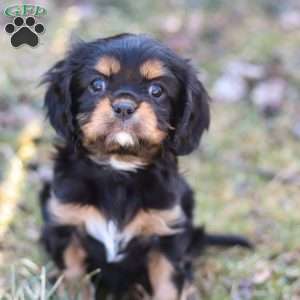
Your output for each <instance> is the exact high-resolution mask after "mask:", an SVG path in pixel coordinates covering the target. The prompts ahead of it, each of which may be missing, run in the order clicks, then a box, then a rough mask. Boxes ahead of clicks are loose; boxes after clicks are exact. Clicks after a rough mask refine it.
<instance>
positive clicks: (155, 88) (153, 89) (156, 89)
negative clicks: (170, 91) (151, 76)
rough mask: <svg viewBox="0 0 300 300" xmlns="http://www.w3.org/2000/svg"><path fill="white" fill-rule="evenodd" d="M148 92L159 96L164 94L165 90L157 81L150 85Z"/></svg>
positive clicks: (153, 95) (156, 96)
mask: <svg viewBox="0 0 300 300" xmlns="http://www.w3.org/2000/svg"><path fill="white" fill-rule="evenodd" d="M148 92H149V95H150V96H152V97H155V98H159V97H160V96H161V95H162V94H163V92H164V90H163V88H162V86H161V85H159V84H157V83H156V84H151V85H150V86H149V90H148Z"/></svg>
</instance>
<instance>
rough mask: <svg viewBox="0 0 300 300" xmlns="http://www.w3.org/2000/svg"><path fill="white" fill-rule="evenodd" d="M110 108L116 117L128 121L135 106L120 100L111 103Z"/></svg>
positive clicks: (130, 102) (127, 101)
mask: <svg viewBox="0 0 300 300" xmlns="http://www.w3.org/2000/svg"><path fill="white" fill-rule="evenodd" d="M112 108H113V110H114V112H115V114H116V115H117V116H118V117H120V118H122V119H128V118H130V117H131V115H132V114H133V113H134V112H135V110H136V108H137V105H136V104H135V103H134V102H133V101H130V100H122V101H118V102H115V103H113V105H112Z"/></svg>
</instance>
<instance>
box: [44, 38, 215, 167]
mask: <svg viewBox="0 0 300 300" xmlns="http://www.w3.org/2000/svg"><path fill="white" fill-rule="evenodd" d="M45 81H46V82H47V83H48V84H49V86H48V91H47V93H46V99H45V106H46V109H47V111H48V116H49V119H50V122H51V124H52V126H53V127H54V128H55V129H56V131H57V133H58V134H59V135H60V136H62V137H63V138H64V139H65V140H66V142H67V143H74V142H75V141H76V143H77V144H78V143H79V144H80V145H81V146H82V147H83V148H84V149H85V150H86V151H87V152H89V153H90V154H91V155H92V156H94V157H97V158H98V159H100V160H103V161H105V160H109V159H111V158H112V157H114V158H115V159H116V158H117V159H118V160H119V161H122V160H123V161H128V160H134V159H135V160H136V161H137V162H139V163H140V164H141V165H144V164H147V163H150V162H151V161H152V160H153V158H154V157H155V156H156V155H157V153H159V152H160V151H161V150H162V149H164V151H172V152H174V153H175V154H177V155H184V154H188V153H190V152H191V151H192V150H194V149H195V148H196V147H197V145H198V143H199V140H200V137H201V135H202V133H203V131H204V130H205V129H207V128H208V125H209V108H208V96H207V93H206V91H205V90H204V88H203V86H202V84H201V83H200V82H199V80H198V79H197V76H196V73H195V71H194V70H193V69H192V67H191V66H190V65H189V63H188V62H187V61H186V60H183V59H182V58H180V57H179V56H177V55H176V54H175V53H173V52H172V51H171V50H170V49H168V48H167V47H165V46H163V45H162V44H161V43H159V42H158V41H156V40H153V39H151V38H149V37H146V36H142V35H132V34H123V35H118V36H115V37H111V38H106V39H99V40H96V41H94V42H90V43H82V44H80V45H78V46H77V47H75V49H73V50H72V51H71V52H70V53H69V55H68V56H67V58H66V59H65V60H63V61H61V62H59V63H57V64H56V65H55V66H54V67H53V68H52V69H51V70H50V71H49V72H48V73H47V75H46V79H45Z"/></svg>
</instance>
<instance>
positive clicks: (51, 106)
mask: <svg viewBox="0 0 300 300" xmlns="http://www.w3.org/2000/svg"><path fill="white" fill-rule="evenodd" d="M70 81H71V74H70V72H67V68H66V63H65V61H63V60H62V61H59V62H58V63H56V64H55V65H54V66H53V67H52V68H51V69H50V70H49V71H48V72H47V73H46V74H45V77H44V80H43V82H42V83H45V84H47V85H48V89H47V91H46V95H45V102H44V107H45V109H46V111H47V117H48V118H49V121H50V124H51V125H52V126H53V128H54V129H55V131H56V132H57V134H58V135H59V136H61V137H62V138H64V139H65V140H67V141H73V137H74V124H73V116H72V99H71V94H70Z"/></svg>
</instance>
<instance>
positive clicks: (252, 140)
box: [0, 0, 300, 300]
mask: <svg viewBox="0 0 300 300" xmlns="http://www.w3.org/2000/svg"><path fill="white" fill-rule="evenodd" d="M4 2H5V1H4ZM9 3H10V2H9V1H7V4H9ZM57 3H58V2H51V3H48V4H47V7H48V11H49V16H48V17H47V19H46V28H47V31H46V33H45V35H44V36H43V37H42V44H41V45H40V47H39V48H37V49H29V48H26V47H25V48H21V49H17V50H15V49H13V48H11V47H10V45H9V40H8V36H6V35H4V34H2V35H1V36H0V47H1V56H0V63H1V70H0V86H1V92H0V126H1V127H0V128H1V131H0V168H1V169H0V170H1V172H0V180H1V183H0V184H1V185H0V299H43V300H44V299H50V298H51V299H58V296H55V293H54V291H55V287H54V288H53V287H52V286H50V285H49V283H47V277H48V276H47V275H48V273H49V272H51V271H52V270H53V266H52V264H51V262H49V261H48V259H47V257H45V255H44V253H43V251H42V250H41V248H40V247H39V243H38V237H39V228H40V226H41V219H40V213H39V208H38V205H37V193H38V190H39V188H40V181H41V177H42V176H44V173H45V172H47V170H48V169H47V166H49V164H50V163H49V161H50V159H49V158H50V156H51V146H50V140H51V136H52V135H53V133H52V132H51V131H50V130H49V128H48V125H47V124H46V123H45V122H43V119H42V113H41V107H42V92H43V88H41V87H37V83H38V80H39V78H40V76H41V74H42V73H43V72H44V71H45V70H46V69H47V68H48V67H49V66H50V65H51V64H52V63H53V62H54V61H55V60H57V59H59V58H60V57H61V56H62V55H63V53H64V52H65V50H66V48H67V45H68V40H69V38H70V36H71V35H72V33H75V34H76V35H77V36H78V35H79V36H81V37H83V38H84V39H87V40H88V39H91V38H96V37H99V35H100V36H104V35H107V34H113V33H118V32H122V31H124V30H125V31H133V32H148V33H151V34H153V35H155V36H157V37H159V38H161V39H162V40H164V41H165V42H166V43H168V44H169V45H170V46H171V47H173V48H175V49H176V50H177V51H178V52H180V53H184V54H185V55H186V56H190V57H192V58H193V61H194V63H195V64H196V66H199V67H200V66H201V70H202V72H201V75H202V77H203V78H204V81H205V83H206V86H208V89H209V90H210V87H212V86H213V85H214V82H215V81H216V80H218V78H219V77H220V74H221V73H222V71H223V70H224V66H225V65H226V64H227V63H228V62H231V61H234V60H236V59H243V60H247V61H251V62H256V63H259V64H260V65H262V66H267V65H268V64H269V63H270V61H271V60H272V59H273V58H274V56H275V57H276V58H278V57H279V58H280V60H281V62H282V66H283V69H284V72H282V75H281V76H282V77H284V78H285V79H286V80H287V82H288V93H287V96H286V99H285V102H284V105H283V106H282V108H281V109H280V113H279V114H278V116H276V117H274V118H271V119H266V118H264V117H263V116H262V115H261V113H260V112H259V110H258V109H257V108H256V107H255V106H254V105H252V104H251V102H250V100H249V98H250V97H249V95H247V96H246V97H245V99H243V100H242V101H240V102H236V103H231V104H228V103H222V102H212V105H211V107H212V126H211V129H210V131H209V134H208V135H207V136H206V137H205V139H204V142H203V145H202V148H201V150H199V151H198V152H196V153H194V154H193V155H192V156H190V157H186V158H183V159H182V160H181V169H182V172H183V173H184V174H185V175H186V177H187V178H188V180H189V181H190V183H191V184H192V186H193V187H194V189H195V192H196V198H197V211H196V220H197V223H201V224H202V223H204V224H206V226H207V229H208V230H209V231H216V232H219V231H222V232H224V231H225V232H229V231H230V232H234V233H241V234H245V235H247V236H248V237H249V238H250V239H251V240H253V242H254V243H255V244H256V249H255V251H254V252H248V251H242V250H239V249H232V250H226V251H225V250H216V249H210V250H208V251H207V252H206V253H205V255H204V256H203V257H202V258H201V259H200V260H199V262H198V264H199V266H197V270H198V271H197V283H198V286H199V289H200V291H201V295H202V297H203V299H210V300H223V299H234V300H240V299H241V300H242V299H243V300H244V299H245V300H248V299H249V300H250V299H251V300H252V299H253V300H254V299H261V300H262V299H270V300H273V299H278V300H279V299H283V300H299V299H300V213H299V211H300V160H299V154H300V140H299V138H297V137H296V136H295V135H293V134H292V131H293V126H294V124H295V123H296V122H297V121H299V119H300V117H299V115H300V96H299V95H300V91H299V83H300V73H299V70H300V68H299V64H300V62H299V47H300V33H299V32H300V30H299V29H298V30H286V29H283V28H282V26H280V16H279V12H280V11H281V10H284V9H287V8H285V7H282V6H283V4H282V3H281V5H279V4H278V3H277V2H276V1H268V0H264V1H252V2H251V3H249V2H246V1H242V0H240V1H236V6H235V7H234V8H233V7H232V5H230V4H229V2H226V1H216V0H214V1H203V2H202V4H201V5H198V4H197V3H195V2H193V1H188V2H187V3H188V4H189V5H188V6H187V5H183V4H180V2H179V1H178V2H177V1H166V2H164V3H160V2H159V1H154V2H151V4H143V3H142V1H140V2H137V1H130V0H128V1H124V2H122V3H124V4H120V3H118V2H117V1H112V2H111V3H112V4H105V3H104V2H103V3H102V4H101V5H100V4H97V5H96V4H93V2H89V4H87V3H85V4H81V6H79V5H78V3H77V4H76V5H75V4H74V5H65V6H62V7H61V6H59V5H58V4H57ZM70 3H71V2H70ZM74 3H75V2H74ZM107 3H109V2H107ZM293 3H294V2H293V1H287V2H286V6H288V5H292V4H293ZM295 3H296V1H295ZM276 4H278V5H276ZM1 5H2V3H1ZM3 5H4V6H5V5H6V3H4V4H3ZM147 5H148V6H147ZM6 22H7V20H5V19H4V18H2V19H0V25H1V24H5V23H6ZM195 24H196V25H195ZM197 24H198V25H197ZM75 39H76V38H75ZM45 53H47V54H46V55H45ZM32 120H37V121H38V122H40V123H38V124H40V125H37V127H38V128H39V129H38V130H36V129H32V126H33V125H32ZM28 127H29V129H28ZM33 127H34V126H33ZM32 131H33V132H32ZM40 131H41V132H40ZM37 137H40V138H39V139H38V144H36V143H32V141H31V138H32V139H34V140H37ZM36 146H37V147H36ZM23 162H26V164H23ZM28 162H31V163H34V164H36V165H37V166H38V167H37V169H35V170H28V168H26V166H25V165H27V164H28ZM41 291H43V292H42V293H41ZM23 295H24V297H23ZM60 299H61V298H60Z"/></svg>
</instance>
